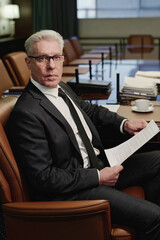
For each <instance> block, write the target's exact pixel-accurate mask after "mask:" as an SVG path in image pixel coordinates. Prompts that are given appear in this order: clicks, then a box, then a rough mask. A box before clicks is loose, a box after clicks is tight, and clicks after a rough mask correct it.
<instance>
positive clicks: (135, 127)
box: [124, 119, 148, 135]
mask: <svg viewBox="0 0 160 240" xmlns="http://www.w3.org/2000/svg"><path fill="white" fill-rule="evenodd" d="M147 124H148V123H147V122H146V121H145V120H144V119H136V120H127V121H126V122H125V123H124V131H125V132H127V133H129V134H131V135H135V134H136V133H138V132H139V131H140V130H142V129H143V128H145V127H146V126H147Z"/></svg>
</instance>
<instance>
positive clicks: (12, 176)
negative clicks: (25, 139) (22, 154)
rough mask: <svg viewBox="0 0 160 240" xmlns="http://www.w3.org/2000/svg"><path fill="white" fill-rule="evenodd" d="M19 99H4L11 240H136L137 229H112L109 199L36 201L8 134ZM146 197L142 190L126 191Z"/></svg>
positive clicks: (2, 185) (1, 154)
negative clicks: (13, 111) (31, 196)
mask: <svg viewBox="0 0 160 240" xmlns="http://www.w3.org/2000/svg"><path fill="white" fill-rule="evenodd" d="M15 102H16V97H14V96H9V97H7V98H5V99H0V201H1V204H2V212H3V215H4V222H5V227H6V232H7V239H8V240H22V239H23V240H44V239H45V240H51V239H59V240H64V239H66V240H75V239H76V240H82V239H83V240H88V239H92V240H118V239H126V240H134V239H136V234H135V231H134V230H133V229H130V228H128V227H124V226H112V223H111V218H110V204H109V202H108V201H107V200H90V201H55V202H32V201H31V199H30V197H29V194H28V190H27V185H26V183H25V180H24V179H23V175H22V173H21V171H20V170H19V169H18V166H17V163H16V161H15V158H14V156H13V153H12V150H11V147H10V145H9V142H8V140H7V136H6V134H5V130H4V129H5V126H6V123H7V120H8V117H9V114H10V112H11V110H12V108H13V106H14V104H15ZM124 191H126V192H127V193H128V194H130V193H131V194H133V195H136V196H139V197H142V198H144V192H143V190H142V189H141V188H140V187H132V188H129V189H126V190H124Z"/></svg>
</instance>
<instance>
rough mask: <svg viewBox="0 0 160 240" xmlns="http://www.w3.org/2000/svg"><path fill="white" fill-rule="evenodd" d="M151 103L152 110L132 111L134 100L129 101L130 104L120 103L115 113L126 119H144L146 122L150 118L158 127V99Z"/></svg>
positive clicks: (159, 111) (159, 117)
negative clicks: (143, 111)
mask: <svg viewBox="0 0 160 240" xmlns="http://www.w3.org/2000/svg"><path fill="white" fill-rule="evenodd" d="M151 103H152V105H153V111H152V112H145V113H142V112H134V111H132V106H134V101H133V102H131V105H120V107H119V109H118V110H117V113H118V114H119V115H121V116H123V117H126V118H128V119H130V120H131V119H145V120H146V121H147V122H150V121H151V120H152V119H153V120H154V121H155V122H156V123H157V125H158V127H159V128H160V101H151ZM157 140H158V142H160V133H159V134H158V136H157Z"/></svg>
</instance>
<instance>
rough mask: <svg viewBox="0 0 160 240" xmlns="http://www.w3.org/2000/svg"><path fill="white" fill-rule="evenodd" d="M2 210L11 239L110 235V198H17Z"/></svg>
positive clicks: (31, 239)
mask: <svg viewBox="0 0 160 240" xmlns="http://www.w3.org/2000/svg"><path fill="white" fill-rule="evenodd" d="M2 211H3V214H4V220H5V225H6V231H7V237H8V238H7V239H8V240H11V239H12V240H21V239H23V240H28V239H30V240H44V239H46V240H50V239H59V240H61V239H62V240H63V239H67V240H68V239H69V240H75V239H76V240H81V239H83V240H88V239H92V240H97V239H98V240H102V239H103V240H104V239H110V233H111V219H110V204H109V202H108V201H107V200H89V201H88V200H86V201H58V202H16V203H7V204H3V205H2Z"/></svg>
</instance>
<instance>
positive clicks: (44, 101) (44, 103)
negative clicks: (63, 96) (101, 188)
mask: <svg viewBox="0 0 160 240" xmlns="http://www.w3.org/2000/svg"><path fill="white" fill-rule="evenodd" d="M28 87H29V88H28V90H29V91H30V93H31V94H32V96H33V97H34V98H35V99H37V100H39V101H40V103H39V104H40V106H41V107H42V108H44V109H45V110H46V111H47V112H49V113H50V114H51V115H52V116H53V118H56V119H57V120H58V121H59V122H60V123H61V124H62V125H63V127H64V129H65V131H66V132H67V134H68V136H69V138H70V141H71V142H72V144H73V146H74V147H75V149H76V150H77V151H78V153H79V156H80V159H79V161H80V163H81V164H82V157H81V154H80V150H79V147H78V144H77V140H76V138H75V135H74V132H73V130H72V128H71V126H70V125H69V123H68V122H67V120H66V119H65V118H64V117H63V115H62V114H61V112H60V111H59V110H58V109H57V108H56V107H55V106H54V105H53V104H52V103H51V102H50V101H49V100H48V98H47V97H46V96H45V95H44V94H43V93H42V92H41V91H40V90H39V89H37V88H36V87H35V86H34V85H33V84H32V83H30V84H29V85H28Z"/></svg>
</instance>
